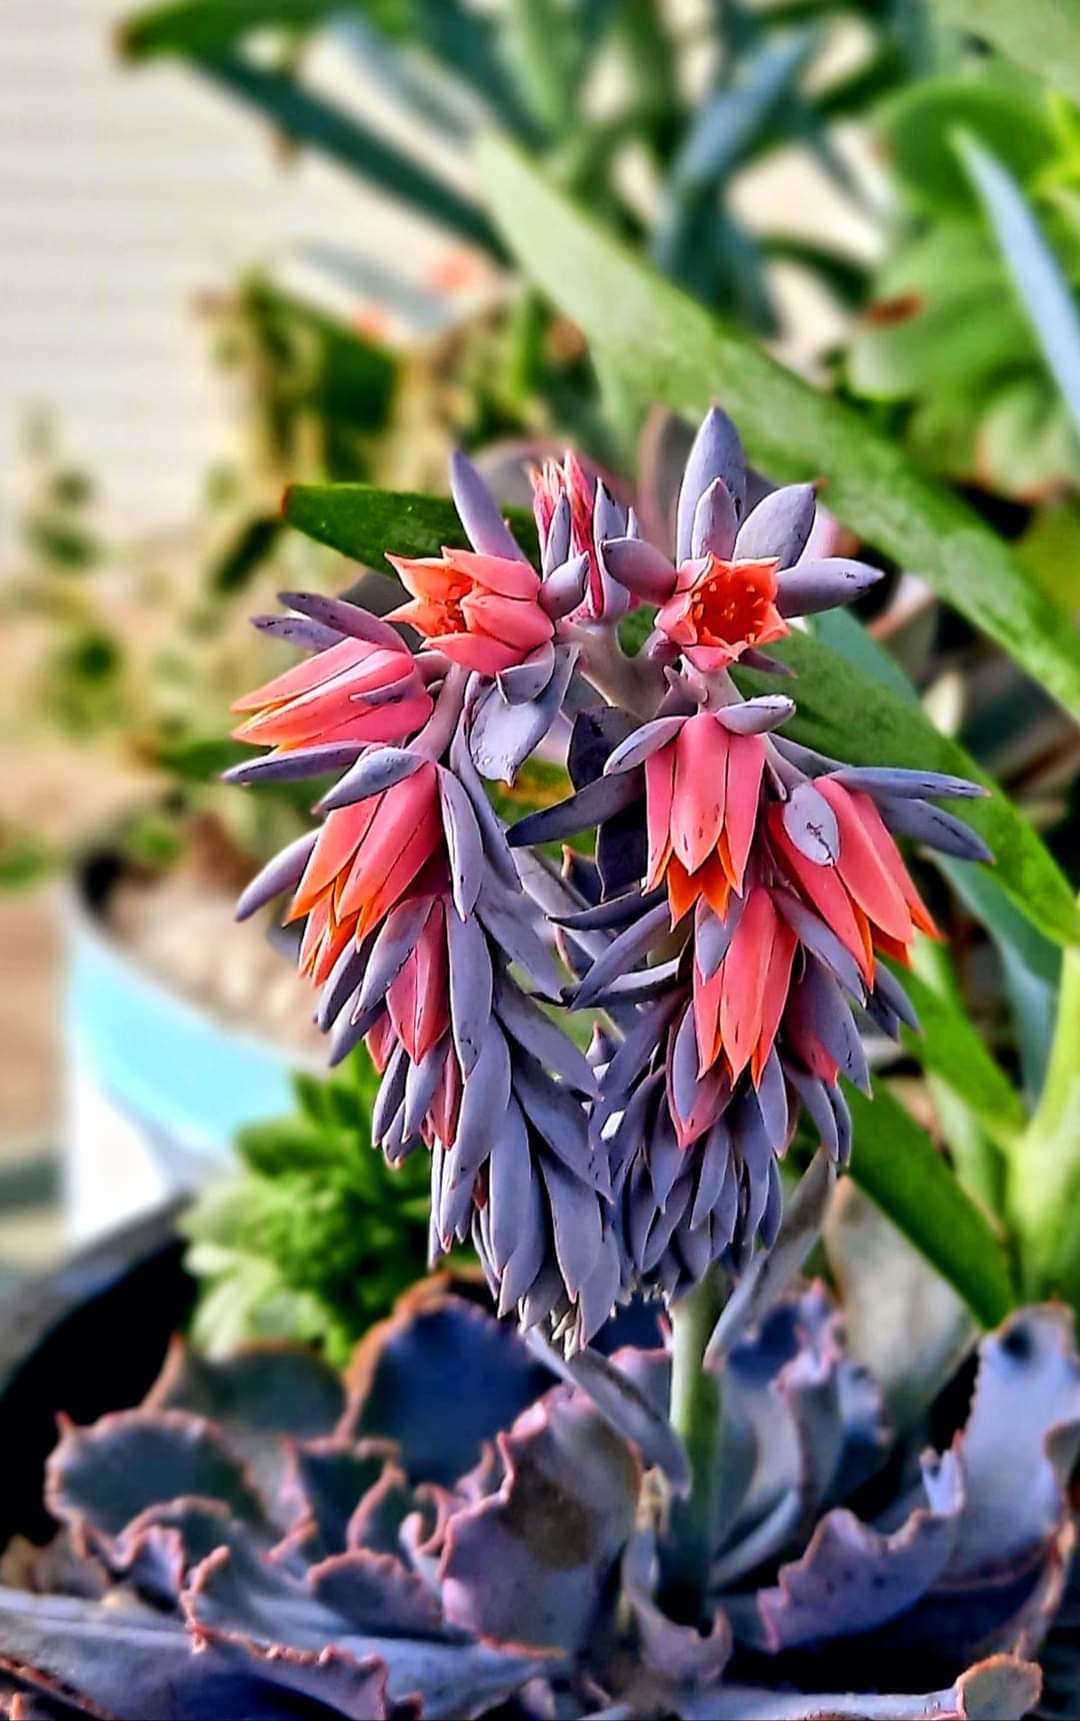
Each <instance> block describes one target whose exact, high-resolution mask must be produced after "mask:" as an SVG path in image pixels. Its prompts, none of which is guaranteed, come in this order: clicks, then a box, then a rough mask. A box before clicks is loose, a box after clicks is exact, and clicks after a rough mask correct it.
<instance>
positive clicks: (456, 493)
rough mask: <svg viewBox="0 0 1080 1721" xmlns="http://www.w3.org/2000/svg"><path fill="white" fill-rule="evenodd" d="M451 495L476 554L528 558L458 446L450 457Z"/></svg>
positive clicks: (478, 475)
mask: <svg viewBox="0 0 1080 1721" xmlns="http://www.w3.org/2000/svg"><path fill="white" fill-rule="evenodd" d="M450 494H451V496H452V497H453V500H454V507H455V508H456V509H457V511H458V518H459V519H460V521H461V524H462V525H463V526H464V528H465V535H466V537H467V538H468V540H469V542H470V544H471V545H472V547H473V549H474V550H475V551H476V552H477V554H478V555H481V556H503V557H506V558H508V559H509V560H510V561H514V562H527V561H528V557H527V556H526V554H525V552H524V550H523V549H522V548H521V546H520V544H519V543H518V541H517V539H516V538H515V537H514V534H513V532H511V530H510V528H509V526H508V525H507V524H506V521H505V520H504V519H503V517H502V514H501V513H500V511H499V505H498V503H497V502H496V500H495V498H494V496H493V495H492V494H491V491H490V490H489V489H488V487H487V485H486V484H485V483H484V480H483V479H482V478H481V476H480V474H479V472H478V471H477V470H476V467H475V466H474V465H473V463H472V461H471V460H470V459H469V458H468V456H467V455H464V454H462V452H461V450H460V449H459V448H455V450H454V452H453V453H452V454H451V456H450Z"/></svg>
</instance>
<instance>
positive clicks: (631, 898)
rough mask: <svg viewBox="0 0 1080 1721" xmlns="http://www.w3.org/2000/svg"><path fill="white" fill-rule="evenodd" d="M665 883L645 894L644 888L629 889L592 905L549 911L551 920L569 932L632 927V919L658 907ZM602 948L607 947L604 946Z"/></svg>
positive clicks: (661, 900) (661, 899)
mask: <svg viewBox="0 0 1080 1721" xmlns="http://www.w3.org/2000/svg"><path fill="white" fill-rule="evenodd" d="M666 894H667V893H666V891H665V890H664V888H663V886H660V887H659V889H657V890H650V891H649V892H648V893H647V894H645V895H643V894H642V893H641V891H640V890H628V891H625V892H624V893H623V895H622V896H613V897H609V898H608V900H607V901H606V902H598V903H595V904H593V905H592V906H591V907H589V908H575V909H570V910H569V911H568V912H566V913H563V914H552V913H551V912H550V911H549V913H548V919H549V920H553V921H554V922H555V924H556V925H557V926H563V927H565V928H566V930H567V931H568V932H594V931H611V930H614V929H615V928H616V927H622V926H629V924H630V922H631V921H632V920H637V919H638V918H639V917H640V916H641V915H642V914H644V913H647V912H648V911H649V910H650V909H653V908H656V907H658V905H659V904H660V903H661V902H663V900H664V897H665V896H666ZM600 948H604V946H603V945H601V946H600Z"/></svg>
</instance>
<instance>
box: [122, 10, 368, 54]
mask: <svg viewBox="0 0 1080 1721" xmlns="http://www.w3.org/2000/svg"><path fill="white" fill-rule="evenodd" d="M341 9H342V8H341V0H172V3H171V4H168V5H164V6H153V7H149V8H148V9H147V10H146V11H145V12H137V13H135V14H133V15H132V16H131V17H130V18H125V19H123V20H122V22H121V23H120V25H119V27H118V29H117V35H116V42H117V47H118V48H119V50H120V52H121V53H122V54H124V55H125V56H126V57H127V58H128V59H133V60H135V59H138V60H142V59H149V58H150V57H151V56H152V55H155V54H220V53H222V52H223V51H224V50H225V49H227V48H231V47H234V46H235V44H236V43H237V42H239V41H241V40H242V39H243V37H244V36H246V35H248V34H249V33H250V32H251V31H252V30H265V29H290V30H310V29H312V28H313V27H314V26H315V25H317V24H321V23H322V22H323V20H324V19H325V18H327V17H329V16H330V15H331V14H332V13H334V12H338V11H340V10H341ZM394 9H396V8H394V6H393V0H391V5H390V6H389V7H385V8H383V10H384V11H386V12H387V14H388V15H389V14H390V12H391V11H392V10H394Z"/></svg>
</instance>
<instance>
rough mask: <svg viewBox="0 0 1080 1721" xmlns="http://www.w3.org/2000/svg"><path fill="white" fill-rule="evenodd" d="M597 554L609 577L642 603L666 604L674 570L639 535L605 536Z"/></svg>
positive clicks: (661, 555)
mask: <svg viewBox="0 0 1080 1721" xmlns="http://www.w3.org/2000/svg"><path fill="white" fill-rule="evenodd" d="M601 553H602V555H603V558H604V566H605V568H606V569H607V571H608V573H609V574H610V575H611V577H612V579H614V580H618V582H619V584H620V585H621V586H625V588H626V590H627V591H628V592H632V593H633V594H634V596H635V597H637V598H642V599H644V601H645V602H646V603H649V604H662V603H666V602H667V599H668V598H669V597H670V596H671V594H672V592H673V591H674V590H675V569H674V568H673V567H672V565H671V563H670V562H669V561H668V559H667V557H666V556H665V555H664V554H663V553H662V552H661V551H660V550H657V549H655V548H654V546H653V545H652V544H649V543H646V541H645V540H644V539H643V538H608V539H607V540H606V541H605V542H604V543H603V544H602V545H601Z"/></svg>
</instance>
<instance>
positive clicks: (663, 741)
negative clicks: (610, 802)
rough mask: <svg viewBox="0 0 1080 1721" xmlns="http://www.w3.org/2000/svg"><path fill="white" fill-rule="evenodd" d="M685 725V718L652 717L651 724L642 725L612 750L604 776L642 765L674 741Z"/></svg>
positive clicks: (605, 766)
mask: <svg viewBox="0 0 1080 1721" xmlns="http://www.w3.org/2000/svg"><path fill="white" fill-rule="evenodd" d="M685 723H686V718H685V717H654V718H653V720H652V722H651V723H643V724H642V725H641V727H640V729H635V730H634V732H633V733H632V734H630V735H628V736H627V737H626V740H625V741H620V743H619V745H618V746H617V747H615V748H613V749H612V751H611V752H610V753H609V755H608V757H607V760H606V761H605V764H604V775H605V776H606V777H610V776H613V775H615V774H616V773H617V772H619V771H632V770H633V769H634V768H635V766H637V765H644V763H645V761H646V759H650V758H651V757H652V755H653V754H654V753H657V752H659V750H660V748H661V747H666V746H667V745H668V743H669V742H671V741H674V739H675V737H676V736H677V735H678V734H679V732H680V730H681V729H682V728H683V726H684V724H685Z"/></svg>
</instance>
